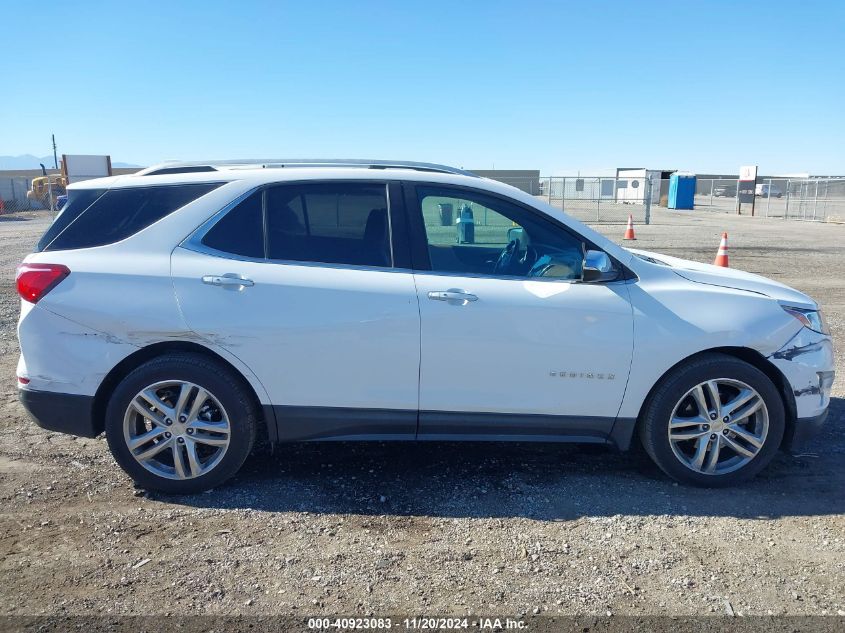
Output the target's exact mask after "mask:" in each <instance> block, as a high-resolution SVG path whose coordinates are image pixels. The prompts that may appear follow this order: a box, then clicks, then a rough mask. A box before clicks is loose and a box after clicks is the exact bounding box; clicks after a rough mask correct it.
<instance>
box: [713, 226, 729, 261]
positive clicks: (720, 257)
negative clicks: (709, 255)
mask: <svg viewBox="0 0 845 633" xmlns="http://www.w3.org/2000/svg"><path fill="white" fill-rule="evenodd" d="M713 265H714V266H722V267H723V268H728V234H727V233H722V241H721V242H719V250H718V252H717V253H716V259H714V260H713Z"/></svg>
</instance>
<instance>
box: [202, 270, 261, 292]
mask: <svg viewBox="0 0 845 633" xmlns="http://www.w3.org/2000/svg"><path fill="white" fill-rule="evenodd" d="M202 283H204V284H208V285H209V286H221V287H223V288H227V289H231V290H241V289H243V288H247V287H249V286H254V285H255V282H254V281H253V280H252V279H247V278H246V277H241V276H240V275H236V274H235V273H226V274H225V275H203V277H202Z"/></svg>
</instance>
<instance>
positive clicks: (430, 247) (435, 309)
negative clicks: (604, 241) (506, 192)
mask: <svg viewBox="0 0 845 633" xmlns="http://www.w3.org/2000/svg"><path fill="white" fill-rule="evenodd" d="M406 197H407V204H408V208H409V225H410V226H411V227H412V235H413V240H414V246H413V252H414V257H415V262H414V264H415V275H414V277H415V281H416V286H417V293H418V297H419V306H420V315H421V327H422V329H421V359H420V361H421V364H420V421H419V432H418V437H420V438H421V439H426V438H428V439H436V438H448V437H450V436H455V435H463V436H477V437H480V438H481V437H486V438H498V437H522V438H532V439H540V438H544V439H564V438H571V439H578V440H581V441H604V439H605V438H606V437H607V435H608V434H609V433H610V431H611V428H612V426H613V423H614V420H615V418H616V415H617V412H618V410H619V407H620V404H621V402H622V396H623V394H624V391H625V384H626V380H627V377H628V372H629V369H630V364H631V355H632V345H633V322H632V308H631V304H630V301H629V296H628V288H627V286H626V284H625V282H624V280H620V281H615V282H611V283H582V282H581V273H582V266H583V258H584V253H585V248H589V247H591V245H589V244H586V243H585V242H584V240H583V239H581V238H580V237H579V236H577V235H575V234H573V233H572V232H570V231H569V230H568V229H567V228H565V227H563V226H562V225H559V224H557V223H556V222H553V221H552V220H551V219H549V218H546V217H545V216H543V215H542V214H541V213H540V212H539V211H537V210H532V209H531V208H529V207H527V206H523V205H522V204H520V203H517V202H515V201H512V200H509V199H507V198H503V197H501V196H498V195H494V194H490V193H486V192H482V191H479V190H474V189H467V188H456V187H446V186H440V185H416V186H411V187H408V188H407V190H406ZM443 205H447V206H448V205H451V207H452V208H454V209H460V210H461V211H460V212H459V213H458V214H457V217H458V222H457V223H455V224H450V223H446V222H443V221H442V214H441V213H440V210H441V209H442V208H444V207H443ZM468 220H472V224H473V226H472V227H471V228H470V227H469V226H462V225H461V222H464V224H467V223H468V222H466V221H468Z"/></svg>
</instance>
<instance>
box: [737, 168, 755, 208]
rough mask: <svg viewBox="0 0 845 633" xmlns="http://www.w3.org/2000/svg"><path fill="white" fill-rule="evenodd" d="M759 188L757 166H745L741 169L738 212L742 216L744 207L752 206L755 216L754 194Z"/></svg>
mask: <svg viewBox="0 0 845 633" xmlns="http://www.w3.org/2000/svg"><path fill="white" fill-rule="evenodd" d="M756 188H757V165H743V166H742V167H740V168H739V180H738V181H737V184H736V212H737V213H738V214H740V215H741V214H742V205H743V204H750V205H751V215H754V193H755V189H756Z"/></svg>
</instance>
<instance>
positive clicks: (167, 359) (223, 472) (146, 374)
mask: <svg viewBox="0 0 845 633" xmlns="http://www.w3.org/2000/svg"><path fill="white" fill-rule="evenodd" d="M166 380H185V381H189V382H192V383H195V384H196V385H200V386H202V387H203V388H204V389H206V390H208V391H209V392H210V393H212V394H213V395H214V397H215V398H217V400H218V401H219V402H220V404H222V405H223V407H224V408H225V410H226V413H227V414H228V418H229V425H230V437H229V446H228V448H227V449H226V451H225V453H224V454H223V457H222V459H220V462H219V463H218V464H217V465H216V466H214V467H213V468H212V469H211V470H210V471H209V472H207V473H204V474H202V475H200V476H197V477H194V478H190V479H168V478H166V477H162V476H159V475H156V474H155V473H152V472H150V471H149V470H147V469H146V468H144V467H143V466H142V465H141V464H139V463H138V461H136V459H135V458H134V457H133V456H132V454H131V452H130V450H129V447H128V446H127V445H126V440H125V439H124V433H123V421H124V415H125V413H126V410H127V408H128V407H129V405H130V403H131V401H132V399H133V398H134V397H135V395H136V394H137V393H138V392H139V391H141V390H142V389H144V388H145V387H147V386H149V385H151V384H154V383H156V382H159V381H166ZM258 418H259V416H258V411H257V407H256V404H255V401H254V398H253V396H252V394H251V393H250V391H249V390H248V388H247V387H246V386H245V385H244V383H243V381H242V379H241V378H240V377H239V376H236V375H233V373H232V371H231V370H230V369H229V368H227V367H225V366H223V365H222V364H220V363H218V362H215V361H214V360H213V359H210V358H208V357H206V356H203V355H201V354H192V353H183V352H180V353H172V354H167V355H164V356H160V357H158V358H155V359H153V360H150V361H148V362H146V363H144V364H143V365H141V366H140V367H138V368H137V369H135V370H134V371H132V372H131V373H130V374H129V375H128V376H126V378H124V379H123V380H122V381H121V382H120V384H119V385H118V386H117V388H116V389H115V390H114V392H113V393H112V396H111V398H110V400H109V402H108V406H107V407H106V420H105V427H106V428H105V430H106V439H107V440H108V444H109V448H110V449H111V452H112V455H114V458H115V460H116V461H117V463H118V464H119V465H120V467H121V468H123V470H124V471H126V473H127V474H128V475H129V476H130V477H131V478H132V479H133V480H134V481H135V483H136V484H137V485H138V486H139V487H141V488H144V489H147V490H156V491H159V492H164V493H168V494H194V493H197V492H202V491H204V490H208V489H210V488H214V487H215V486H218V485H220V484H222V483H223V482H224V481H226V480H227V479H229V478H230V477H232V476H233V475H234V474H235V473H236V472H238V470H239V469H240V467H241V466H242V465H243V463H244V461H245V460H246V458H247V457H248V456H249V454H250V452H251V451H252V446H253V444H254V442H255V436H256V429H257V424H258Z"/></svg>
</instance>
